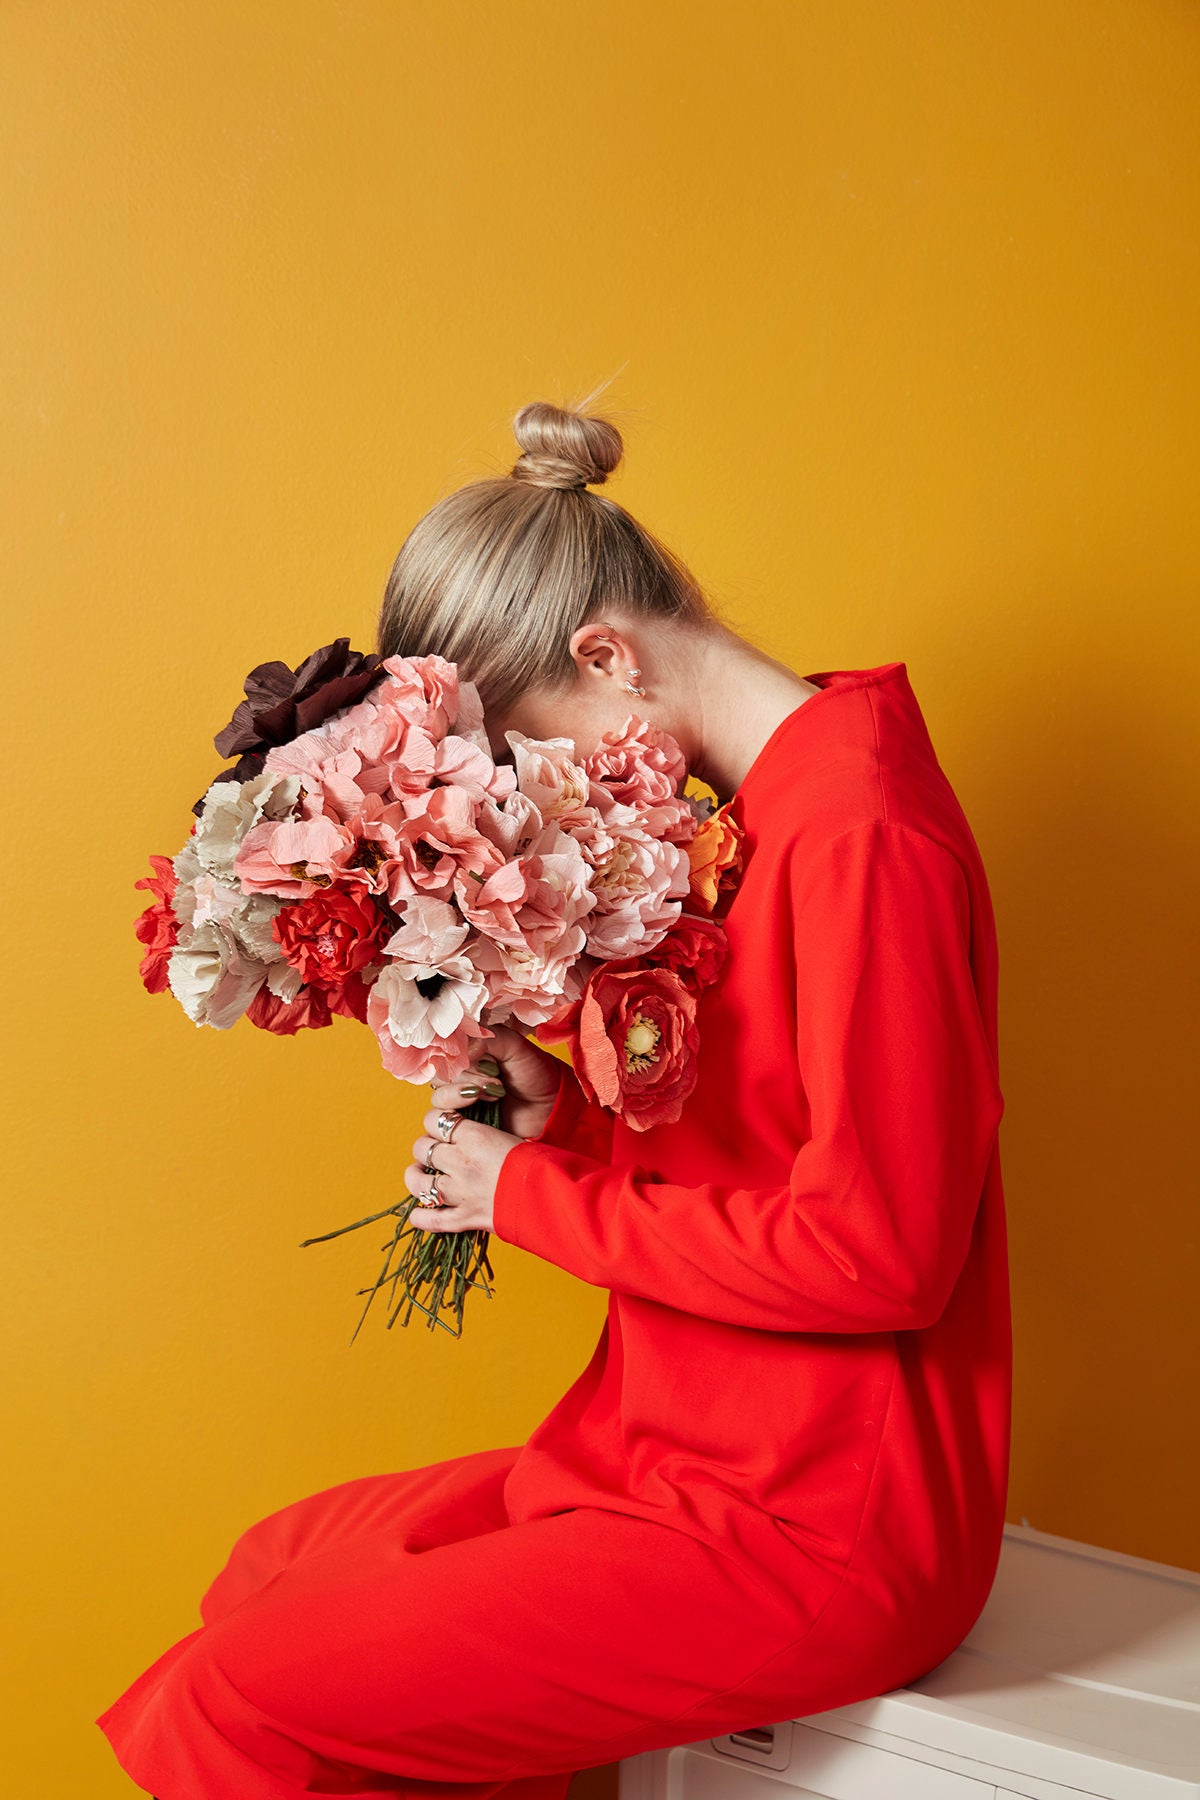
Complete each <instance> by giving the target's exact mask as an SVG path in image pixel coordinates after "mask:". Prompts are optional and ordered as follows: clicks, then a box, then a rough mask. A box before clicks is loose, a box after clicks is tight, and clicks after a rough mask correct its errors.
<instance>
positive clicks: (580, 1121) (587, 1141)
mask: <svg viewBox="0 0 1200 1800" xmlns="http://www.w3.org/2000/svg"><path fill="white" fill-rule="evenodd" d="M559 1061H560V1062H562V1064H563V1069H562V1080H561V1081H560V1082H559V1084H558V1093H557V1094H556V1095H555V1096H554V1104H553V1106H551V1108H550V1113H549V1116H548V1118H547V1120H546V1123H545V1124H544V1125H543V1126H542V1129H541V1131H539V1133H538V1134H537V1136H536V1137H532V1138H526V1139H524V1142H525V1143H527V1144H549V1145H553V1146H555V1147H561V1148H564V1149H568V1150H574V1151H576V1152H577V1153H579V1154H581V1155H584V1156H589V1157H592V1158H593V1159H594V1160H595V1161H597V1162H602V1163H608V1162H610V1161H611V1159H612V1137H613V1115H612V1113H611V1112H609V1111H607V1109H606V1108H605V1107H603V1106H601V1105H600V1104H599V1102H598V1101H596V1100H589V1099H588V1097H587V1095H586V1094H585V1093H584V1091H583V1088H582V1087H581V1086H580V1084H579V1077H578V1076H577V1075H576V1073H575V1071H574V1069H573V1068H572V1067H571V1065H570V1063H569V1062H564V1061H563V1059H562V1058H561V1057H560V1058H559ZM506 1161H507V1159H506Z"/></svg>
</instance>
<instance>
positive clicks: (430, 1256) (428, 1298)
mask: <svg viewBox="0 0 1200 1800" xmlns="http://www.w3.org/2000/svg"><path fill="white" fill-rule="evenodd" d="M502 1110H503V1103H502V1102H501V1101H500V1100H491V1099H487V1098H484V1099H480V1100H476V1101H475V1103H474V1105H472V1106H470V1107H467V1108H464V1110H463V1115H462V1116H463V1118H464V1119H478V1120H480V1121H481V1123H482V1124H484V1125H495V1126H498V1125H499V1124H500V1122H501V1113H502ZM417 1204H418V1201H417V1199H416V1197H415V1195H413V1194H406V1195H404V1197H403V1198H402V1199H400V1200H398V1201H396V1203H395V1205H394V1206H386V1207H384V1209H383V1211H382V1212H376V1213H369V1214H368V1215H367V1217H366V1218H365V1219H356V1220H355V1221H354V1223H353V1225H339V1226H338V1228H337V1230H336V1231H326V1232H323V1233H322V1234H321V1235H320V1237H311V1238H305V1239H304V1240H303V1241H302V1243H301V1245H300V1248H301V1249H302V1250H303V1249H306V1248H307V1247H308V1245H309V1244H325V1243H328V1242H329V1240H330V1239H331V1238H335V1237H341V1236H342V1235H343V1234H344V1233H345V1232H347V1231H357V1230H358V1229H359V1227H360V1226H363V1225H374V1224H375V1223H376V1222H377V1221H378V1220H379V1219H388V1218H393V1217H394V1218H395V1220H396V1229H395V1231H394V1232H393V1234H392V1239H391V1242H390V1243H388V1244H384V1245H382V1246H381V1248H382V1249H383V1250H384V1251H385V1252H386V1254H385V1256H384V1259H383V1267H382V1269H381V1270H380V1272H379V1274H378V1275H377V1276H376V1278H375V1280H374V1282H373V1283H372V1285H371V1286H370V1287H369V1288H359V1289H358V1290H357V1291H358V1292H359V1293H360V1294H366V1295H367V1304H366V1305H365V1306H364V1307H363V1309H362V1313H361V1316H360V1317H359V1321H358V1324H357V1325H356V1326H355V1327H354V1333H353V1336H352V1337H351V1339H350V1342H351V1343H353V1342H354V1339H355V1338H356V1337H357V1336H358V1334H359V1331H360V1330H361V1329H362V1324H363V1320H364V1319H365V1318H366V1316H367V1313H368V1312H369V1311H370V1309H371V1302H372V1301H373V1300H374V1298H375V1296H376V1294H377V1293H378V1292H379V1290H380V1288H381V1287H384V1286H385V1285H386V1284H387V1283H389V1282H390V1283H391V1286H392V1294H393V1296H394V1295H395V1292H396V1288H397V1286H399V1287H400V1290H401V1294H400V1299H399V1300H398V1301H397V1302H396V1309H395V1311H394V1312H393V1313H392V1315H391V1317H390V1318H389V1320H388V1322H387V1323H388V1329H389V1331H390V1330H391V1328H392V1326H393V1325H394V1324H395V1323H396V1320H397V1318H399V1316H400V1313H401V1311H402V1310H403V1309H404V1307H405V1305H406V1304H407V1307H408V1310H407V1312H406V1313H405V1315H404V1317H403V1318H402V1319H401V1320H400V1323H401V1324H402V1325H407V1324H408V1321H409V1319H410V1318H411V1317H412V1313H413V1308H414V1307H415V1308H416V1309H417V1310H418V1311H419V1312H421V1313H423V1314H424V1315H425V1318H426V1320H427V1322H428V1326H429V1329H430V1331H433V1330H434V1329H435V1328H436V1327H437V1326H441V1328H442V1329H443V1330H444V1331H449V1332H450V1333H451V1335H452V1336H454V1337H461V1336H462V1329H463V1308H464V1306H465V1305H466V1298H467V1292H468V1290H469V1289H470V1288H475V1287H482V1289H483V1291H484V1293H485V1294H486V1295H487V1296H488V1298H489V1300H490V1299H491V1298H492V1289H491V1287H490V1286H489V1285H488V1281H487V1275H492V1274H493V1270H492V1265H491V1263H490V1262H489V1261H488V1255H487V1249H488V1242H489V1240H490V1235H491V1234H490V1233H489V1232H486V1231H426V1230H424V1229H423V1228H422V1227H421V1226H420V1225H410V1224H409V1223H408V1218H409V1214H410V1213H411V1212H412V1209H413V1207H414V1206H416V1205H417ZM405 1237H407V1239H408V1242H407V1244H406V1245H405V1248H404V1251H403V1254H402V1256H401V1257H400V1260H399V1262H398V1263H397V1265H396V1267H395V1268H394V1269H393V1268H391V1266H390V1265H391V1261H392V1257H393V1255H394V1254H395V1252H396V1250H397V1248H398V1247H399V1245H400V1244H401V1243H402V1241H403V1240H404V1238H405ZM484 1270H486V1272H487V1275H484V1274H483V1271H484ZM477 1272H478V1273H479V1276H480V1279H479V1280H476V1279H475V1275H476V1273H477ZM447 1289H449V1293H450V1298H449V1302H448V1304H449V1308H450V1310H451V1311H452V1312H453V1313H454V1316H455V1319H456V1320H457V1325H458V1328H457V1330H455V1328H454V1326H453V1325H450V1324H448V1323H447V1321H446V1320H445V1319H444V1318H443V1317H442V1312H443V1310H444V1309H445V1307H446V1305H447V1300H446V1294H447Z"/></svg>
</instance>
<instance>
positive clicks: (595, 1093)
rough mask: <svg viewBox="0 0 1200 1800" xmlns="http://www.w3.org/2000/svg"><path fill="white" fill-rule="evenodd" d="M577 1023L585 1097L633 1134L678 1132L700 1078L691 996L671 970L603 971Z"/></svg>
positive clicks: (586, 994)
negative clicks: (658, 1128)
mask: <svg viewBox="0 0 1200 1800" xmlns="http://www.w3.org/2000/svg"><path fill="white" fill-rule="evenodd" d="M572 1010H573V1011H574V1010H575V1009H572ZM577 1021H578V1022H577V1035H576V1036H575V1044H574V1048H575V1057H574V1059H573V1060H574V1062H575V1073H576V1075H577V1076H578V1078H579V1082H580V1085H581V1087H582V1088H583V1090H584V1092H585V1093H586V1094H588V1095H589V1096H590V1097H593V1098H595V1099H596V1100H598V1101H599V1103H600V1105H601V1106H607V1107H610V1108H612V1109H613V1110H614V1111H616V1112H617V1113H619V1114H620V1116H621V1117H622V1119H624V1121H625V1123H626V1124H627V1125H629V1126H631V1127H632V1129H633V1130H634V1131H649V1130H650V1129H651V1127H652V1126H655V1125H669V1124H672V1123H673V1122H674V1121H675V1120H676V1119H677V1118H678V1117H679V1115H680V1113H681V1112H682V1111H683V1103H684V1101H685V1100H686V1099H687V1097H688V1095H689V1094H690V1093H691V1091H692V1089H693V1088H694V1087H695V1085H696V1076H697V1073H698V1071H697V1066H696V1052H697V1049H698V1047H699V1032H698V1031H697V1029H696V996H695V994H694V993H693V992H692V990H691V989H690V988H689V987H687V986H686V985H685V984H684V982H683V981H681V980H680V978H679V976H678V975H677V974H675V972H674V971H673V970H671V969H661V968H654V967H649V968H635V969H612V968H610V967H609V966H608V965H607V964H601V966H600V967H599V968H598V969H596V970H594V971H593V973H592V975H591V976H590V977H589V979H588V983H587V986H586V987H585V988H584V990H583V994H582V997H581V998H580V1000H579V1001H578V1002H577ZM540 1035H542V1036H543V1037H546V1036H549V1038H550V1039H551V1041H552V1040H553V1037H554V1035H556V1034H555V1033H554V1032H553V1031H551V1032H550V1033H547V1032H546V1030H545V1029H543V1030H542V1032H541V1033H540ZM557 1035H567V1036H568V1037H570V1036H571V1035H572V1034H571V1031H570V1030H569V1029H568V1030H567V1032H566V1033H563V1032H562V1031H561V1029H560V1031H559V1033H558V1034H557Z"/></svg>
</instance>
